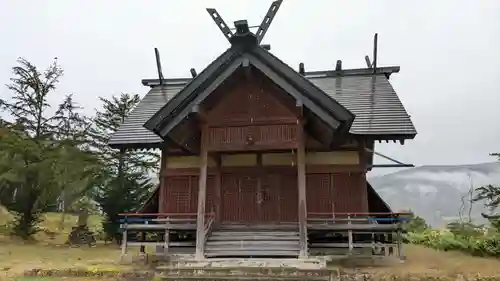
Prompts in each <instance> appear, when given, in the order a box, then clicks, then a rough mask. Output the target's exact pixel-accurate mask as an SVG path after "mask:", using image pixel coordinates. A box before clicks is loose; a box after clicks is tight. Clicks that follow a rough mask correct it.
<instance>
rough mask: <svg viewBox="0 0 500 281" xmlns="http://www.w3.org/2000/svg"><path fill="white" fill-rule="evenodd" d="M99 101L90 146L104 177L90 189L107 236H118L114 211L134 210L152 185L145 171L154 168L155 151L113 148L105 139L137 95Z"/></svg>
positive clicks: (156, 164) (155, 164) (123, 95)
mask: <svg viewBox="0 0 500 281" xmlns="http://www.w3.org/2000/svg"><path fill="white" fill-rule="evenodd" d="M100 100H101V101H102V103H103V105H102V108H101V109H100V110H98V111H97V114H96V118H95V120H94V128H93V138H94V142H93V143H94V147H95V148H96V149H97V150H98V151H99V157H100V159H101V161H102V163H104V164H105V167H106V168H105V169H103V171H102V178H103V179H104V180H103V181H102V182H101V184H100V185H98V186H97V188H96V189H95V190H94V196H95V200H96V201H97V202H98V203H99V205H100V207H101V209H102V210H103V212H104V213H105V214H106V219H105V222H104V224H103V228H104V231H105V232H106V234H107V236H108V238H113V239H117V240H118V239H119V232H118V230H119V229H118V228H119V218H118V214H120V213H124V212H132V211H135V210H136V209H137V208H138V207H139V206H140V205H141V204H142V203H143V201H144V200H145V199H146V197H147V196H148V195H149V194H150V192H151V191H152V189H153V185H152V184H151V181H150V178H149V174H150V172H152V171H156V170H157V168H158V160H159V159H158V155H157V154H156V153H154V152H151V151H139V150H133V151H127V150H124V149H121V150H117V149H112V148H111V147H109V146H108V140H109V138H110V137H111V135H112V134H113V133H114V132H116V131H117V130H118V128H119V126H120V125H121V124H122V123H123V121H124V120H125V118H126V117H127V116H128V115H129V114H130V112H131V111H132V110H133V108H134V107H135V106H136V105H137V104H138V103H139V101H140V98H139V96H138V95H130V94H121V95H120V96H119V97H116V96H113V97H112V98H111V99H105V98H100Z"/></svg>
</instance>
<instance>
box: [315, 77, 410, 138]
mask: <svg viewBox="0 0 500 281" xmlns="http://www.w3.org/2000/svg"><path fill="white" fill-rule="evenodd" d="M309 80H310V81H311V82H313V83H314V84H315V85H316V86H318V87H319V88H320V89H322V90H323V91H324V92H325V93H327V94H328V95H330V96H331V97H332V98H333V99H335V100H337V101H338V102H339V103H340V104H342V105H343V106H345V107H346V108H347V109H349V110H350V111H351V112H352V113H354V114H355V115H356V118H355V119H354V122H353V124H352V126H351V129H350V130H349V132H350V133H351V134H355V135H390V136H392V137H397V136H398V135H399V136H404V138H413V137H414V136H415V135H416V133H417V131H416V130H415V127H414V126H413V123H412V121H411V119H410V116H409V115H408V113H407V112H406V110H405V108H404V106H403V104H402V103H401V101H400V99H399V97H398V95H397V94H396V92H395V91H394V89H393V87H392V85H391V83H390V82H389V80H388V79H387V77H386V74H383V73H382V74H376V75H361V76H360V75H358V76H338V77H335V76H324V77H317V78H309Z"/></svg>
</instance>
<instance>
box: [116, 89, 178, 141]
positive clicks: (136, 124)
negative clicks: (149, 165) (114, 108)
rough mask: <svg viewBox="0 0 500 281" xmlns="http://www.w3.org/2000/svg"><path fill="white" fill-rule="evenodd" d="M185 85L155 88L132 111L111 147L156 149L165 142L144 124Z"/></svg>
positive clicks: (117, 132)
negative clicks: (150, 147) (148, 147)
mask: <svg viewBox="0 0 500 281" xmlns="http://www.w3.org/2000/svg"><path fill="white" fill-rule="evenodd" d="M185 85H186V82H184V83H177V84H174V85H169V84H167V85H164V87H163V90H162V89H161V88H160V87H154V88H151V90H149V92H148V93H147V94H146V95H145V96H144V98H143V99H142V100H141V101H140V102H139V104H138V105H137V107H136V108H134V110H132V113H130V116H128V118H126V119H125V122H123V124H122V125H121V126H120V128H119V129H118V131H116V132H115V133H114V134H113V135H112V136H111V138H110V139H109V141H108V144H109V145H110V146H116V147H117V146H132V147H133V146H146V147H147V146H152V147H155V146H157V145H159V144H161V143H162V142H163V140H162V139H161V138H160V137H159V136H157V135H156V134H154V133H153V132H151V131H149V130H148V129H146V128H144V123H146V121H148V119H149V118H151V116H153V115H154V114H155V113H156V112H157V111H158V110H160V108H162V107H163V106H164V105H165V104H166V103H167V101H169V100H170V99H171V98H172V97H174V96H175V95H176V94H177V93H178V92H179V91H180V90H181V89H182V88H184V86H185Z"/></svg>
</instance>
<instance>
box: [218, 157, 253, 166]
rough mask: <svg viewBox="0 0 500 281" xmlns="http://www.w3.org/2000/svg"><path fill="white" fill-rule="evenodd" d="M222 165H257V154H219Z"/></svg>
mask: <svg viewBox="0 0 500 281" xmlns="http://www.w3.org/2000/svg"><path fill="white" fill-rule="evenodd" d="M221 166H222V167H247V166H257V154H226V155H221Z"/></svg>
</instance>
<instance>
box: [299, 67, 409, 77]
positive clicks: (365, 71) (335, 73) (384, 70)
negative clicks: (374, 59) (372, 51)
mask: <svg viewBox="0 0 500 281" xmlns="http://www.w3.org/2000/svg"><path fill="white" fill-rule="evenodd" d="M400 70H401V67H400V66H385V67H377V68H376V69H373V68H353V69H343V70H320V71H308V72H306V73H305V74H304V76H305V77H306V78H320V77H342V76H362V75H377V74H385V75H386V76H390V75H391V74H393V73H398V72H399V71H400Z"/></svg>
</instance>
